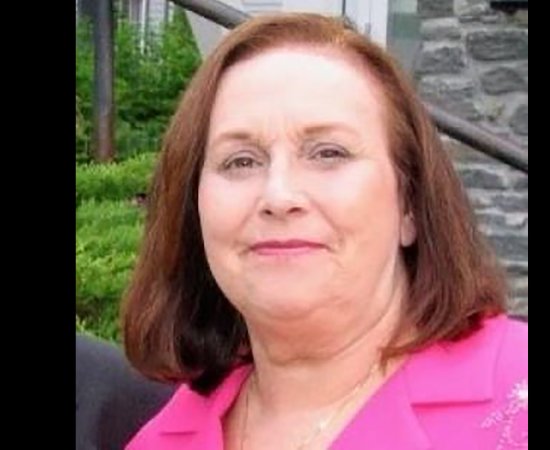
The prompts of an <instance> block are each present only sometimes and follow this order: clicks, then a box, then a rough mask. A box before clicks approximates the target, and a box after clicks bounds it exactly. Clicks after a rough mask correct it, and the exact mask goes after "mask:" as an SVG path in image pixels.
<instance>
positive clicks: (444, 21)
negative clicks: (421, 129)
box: [414, 0, 528, 315]
mask: <svg viewBox="0 0 550 450" xmlns="http://www.w3.org/2000/svg"><path fill="white" fill-rule="evenodd" d="M418 11H419V14H420V15H421V17H422V22H421V28H420V32H421V36H422V48H421V51H420V54H419V55H418V58H417V59H416V64H415V69H414V75H415V81H416V83H417V87H418V89H419V92H420V93H421V95H422V96H423V97H424V98H425V99H426V100H429V101H431V102H433V103H435V104H437V105H440V106H441V107H443V108H445V109H447V110H449V111H450V112H452V113H454V114H457V115H458V116H460V117H463V118H464V119H467V120H469V121H472V122H474V123H476V124H478V125H479V126H481V127H483V128H485V129H488V130H489V131H491V132H493V133H495V134H498V135H500V136H502V137H504V138H506V139H508V140H510V141H513V142H515V143H517V144H519V145H521V146H522V147H524V148H525V151H526V152H527V140H528V93H527V85H528V13H527V11H517V12H516V13H513V14H508V13H503V12H500V11H495V10H492V9H491V7H490V5H489V1H486V0H418ZM447 142H448V144H449V145H448V147H449V149H450V151H451V152H452V155H453V157H454V161H455V165H456V168H457V169H458V171H459V173H460V174H461V175H462V179H463V181H464V184H465V186H466V188H467V189H468V193H469V195H470V199H471V201H472V204H473V206H474V208H475V210H476V215H477V217H478V219H479V224H480V227H481V228H482V230H483V231H484V232H485V233H486V235H487V236H488V237H489V239H490V241H491V242H492V243H493V245H494V247H495V250H496V252H497V255H498V256H499V258H500V260H501V261H502V263H503V264H504V266H505V267H506V269H507V271H508V274H509V279H510V286H511V296H510V308H511V310H512V311H514V312H516V313H519V314H523V315H526V314H527V298H528V180H527V176H526V175H524V174H522V173H521V172H519V171H517V170H514V169H511V168H509V167H507V166H506V165H504V164H502V163H500V162H498V161H494V160H491V159H490V158H487V157H485V156H483V155H481V154H479V153H478V152H475V151H473V150H471V149H469V148H466V147H465V146H463V145H460V144H458V143H456V142H454V141H451V140H449V139H447Z"/></svg>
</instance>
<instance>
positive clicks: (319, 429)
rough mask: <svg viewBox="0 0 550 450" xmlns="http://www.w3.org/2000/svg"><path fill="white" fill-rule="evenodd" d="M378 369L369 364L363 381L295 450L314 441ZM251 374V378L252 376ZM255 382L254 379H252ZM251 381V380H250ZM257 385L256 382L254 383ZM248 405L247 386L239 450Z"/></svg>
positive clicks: (320, 421)
mask: <svg viewBox="0 0 550 450" xmlns="http://www.w3.org/2000/svg"><path fill="white" fill-rule="evenodd" d="M376 367H378V364H376V363H374V364H371V366H370V368H369V371H368V372H367V374H366V375H365V377H364V378H363V379H361V380H360V381H359V382H358V383H357V384H356V385H355V386H354V388H353V389H352V390H351V391H350V392H349V393H348V394H347V395H346V396H345V397H344V398H343V399H342V400H340V402H339V405H338V407H337V408H336V409H335V410H334V412H333V413H332V414H330V415H329V416H327V417H325V418H324V419H321V420H319V422H317V424H316V425H315V427H314V428H313V431H312V432H311V433H309V434H308V435H307V436H306V437H305V438H304V439H302V441H301V442H300V443H299V444H298V446H297V447H296V450H303V449H305V448H307V446H308V445H309V444H311V443H312V442H313V441H314V440H315V439H317V438H318V437H319V436H320V435H321V434H322V433H323V432H324V431H325V430H326V429H327V428H328V427H329V426H330V425H331V424H332V422H333V421H334V420H335V419H336V417H338V415H339V414H340V413H341V412H342V411H343V410H344V408H345V407H346V406H347V405H348V404H349V402H350V401H351V400H352V399H353V398H354V397H355V396H356V395H357V394H358V393H359V392H360V391H361V390H362V389H363V388H364V387H365V386H366V384H367V382H368V381H369V380H370V378H371V376H372V374H373V373H374V369H375V368H376ZM254 375H255V373H254V374H252V376H254ZM254 380H256V378H254ZM251 381H252V379H251ZM255 384H256V385H257V381H256V382H255ZM249 403H250V385H249V386H247V390H246V394H245V400H244V418H243V420H242V425H241V445H240V450H244V443H245V441H246V437H247V436H246V433H247V428H248V408H249V406H248V405H249Z"/></svg>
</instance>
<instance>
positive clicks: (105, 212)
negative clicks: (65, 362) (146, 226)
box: [76, 200, 144, 340]
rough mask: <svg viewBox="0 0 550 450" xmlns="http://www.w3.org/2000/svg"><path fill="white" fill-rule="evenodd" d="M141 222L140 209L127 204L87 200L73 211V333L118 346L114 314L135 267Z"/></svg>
mask: <svg viewBox="0 0 550 450" xmlns="http://www.w3.org/2000/svg"><path fill="white" fill-rule="evenodd" d="M143 220H144V211H143V209H142V208H140V207H138V206H135V205H132V204H131V202H129V201H127V200H126V201H102V202H97V201H96V200H86V201H84V202H82V204H81V205H80V206H79V207H78V208H77V211H76V229H77V231H76V314H77V330H79V331H89V332H91V333H93V334H94V335H96V336H99V337H102V338H104V339H109V340H119V337H120V336H119V330H118V319H117V317H118V309H119V304H120V299H121V297H122V294H123V292H124V290H125V288H126V286H127V284H128V281H129V277H130V274H131V271H132V269H133V267H134V263H135V259H136V253H137V249H138V247H139V242H140V240H141V237H142V229H143Z"/></svg>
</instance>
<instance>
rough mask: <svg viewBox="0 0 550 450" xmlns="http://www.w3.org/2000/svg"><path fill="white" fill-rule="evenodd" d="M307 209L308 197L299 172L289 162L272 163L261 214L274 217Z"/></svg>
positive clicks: (293, 214)
mask: <svg viewBox="0 0 550 450" xmlns="http://www.w3.org/2000/svg"><path fill="white" fill-rule="evenodd" d="M306 210H307V198H306V195H305V192H304V191H303V189H302V187H301V183H300V179H299V174H298V173H297V171H296V170H294V169H293V168H292V167H291V164H290V163H289V162H282V161H279V162H277V163H274V164H272V165H271V167H270V168H269V171H268V175H267V178H266V180H265V185H264V189H263V192H262V198H261V205H260V214H261V215H262V216H264V217H269V218H273V219H282V220H284V219H286V218H288V217H290V216H292V217H294V216H298V215H301V214H303V213H305V212H306Z"/></svg>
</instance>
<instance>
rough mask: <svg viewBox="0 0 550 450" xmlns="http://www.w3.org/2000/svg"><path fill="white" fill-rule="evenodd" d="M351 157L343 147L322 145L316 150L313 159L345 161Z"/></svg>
mask: <svg viewBox="0 0 550 450" xmlns="http://www.w3.org/2000/svg"><path fill="white" fill-rule="evenodd" d="M349 156H350V153H349V152H348V151H347V150H346V149H345V148H343V147H340V146H338V145H332V144H331V145H320V146H318V147H316V148H315V149H314V151H313V152H312V155H311V159H314V160H319V161H327V162H331V161H337V160H343V159H346V158H348V157H349Z"/></svg>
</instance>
